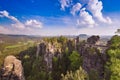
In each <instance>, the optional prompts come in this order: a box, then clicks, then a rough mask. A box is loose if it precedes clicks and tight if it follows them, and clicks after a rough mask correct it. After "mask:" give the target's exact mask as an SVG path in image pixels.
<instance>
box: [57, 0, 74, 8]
mask: <svg viewBox="0 0 120 80" xmlns="http://www.w3.org/2000/svg"><path fill="white" fill-rule="evenodd" d="M59 1H60V4H61V10H65V8H66V7H69V6H70V4H71V2H72V0H59Z"/></svg>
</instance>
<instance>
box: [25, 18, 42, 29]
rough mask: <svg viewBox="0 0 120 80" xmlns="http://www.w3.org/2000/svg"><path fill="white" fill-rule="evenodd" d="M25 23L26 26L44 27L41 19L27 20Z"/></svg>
mask: <svg viewBox="0 0 120 80" xmlns="http://www.w3.org/2000/svg"><path fill="white" fill-rule="evenodd" d="M25 25H26V26H29V27H35V28H42V22H39V21H37V20H34V19H33V20H32V19H31V20H27V21H26V22H25Z"/></svg>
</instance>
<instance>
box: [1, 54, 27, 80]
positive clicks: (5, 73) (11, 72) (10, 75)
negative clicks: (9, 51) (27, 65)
mask: <svg viewBox="0 0 120 80" xmlns="http://www.w3.org/2000/svg"><path fill="white" fill-rule="evenodd" d="M0 76H1V78H0V80H25V78H24V74H23V67H22V64H21V61H20V60H18V59H17V58H16V57H14V56H12V55H10V56H7V57H6V58H5V60H4V64H3V68H2V69H1V74H0Z"/></svg>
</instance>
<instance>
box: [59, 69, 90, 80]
mask: <svg viewBox="0 0 120 80" xmlns="http://www.w3.org/2000/svg"><path fill="white" fill-rule="evenodd" d="M61 80H89V78H88V74H87V73H86V71H84V70H83V69H82V68H81V67H80V68H79V69H78V70H76V71H75V72H73V71H69V72H67V74H66V75H63V74H62V79H61Z"/></svg>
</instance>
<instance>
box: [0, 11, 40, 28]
mask: <svg viewBox="0 0 120 80" xmlns="http://www.w3.org/2000/svg"><path fill="white" fill-rule="evenodd" d="M0 17H6V18H8V19H11V20H12V21H14V22H15V23H13V24H11V26H12V27H13V28H15V29H18V30H24V29H30V28H32V29H34V28H42V22H40V21H37V20H35V19H33V20H32V19H31V20H27V21H26V22H25V23H22V22H21V21H19V20H18V19H17V18H16V17H14V16H11V15H9V12H7V11H5V10H4V11H0Z"/></svg>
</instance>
